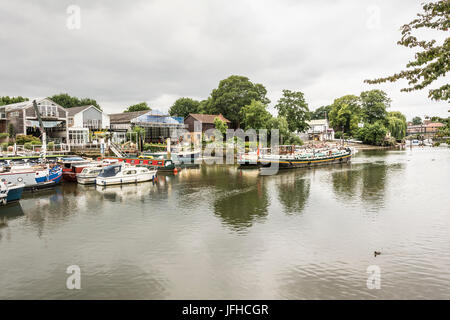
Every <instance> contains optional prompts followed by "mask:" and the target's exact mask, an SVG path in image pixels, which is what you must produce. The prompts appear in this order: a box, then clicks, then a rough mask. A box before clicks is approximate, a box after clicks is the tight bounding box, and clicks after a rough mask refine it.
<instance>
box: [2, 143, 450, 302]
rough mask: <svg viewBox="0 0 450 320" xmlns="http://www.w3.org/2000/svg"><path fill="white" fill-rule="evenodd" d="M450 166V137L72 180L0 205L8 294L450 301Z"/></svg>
mask: <svg viewBox="0 0 450 320" xmlns="http://www.w3.org/2000/svg"><path fill="white" fill-rule="evenodd" d="M449 169H450V149H442V148H434V149H431V148H426V149H420V148H416V149H413V150H405V151H370V152H369V151H366V152H359V153H358V154H357V155H356V156H355V157H354V159H353V160H352V163H351V164H349V165H336V166H329V167H321V168H315V169H295V170H290V171H284V172H281V173H279V174H277V175H274V176H260V175H259V174H258V170H239V169H237V167H235V166H225V165H220V166H219V165H217V166H212V165H210V166H202V167H201V168H200V169H189V170H183V171H181V172H180V173H178V174H177V175H173V174H167V175H160V176H159V178H158V181H157V182H156V183H154V184H153V183H142V184H138V185H126V186H122V187H120V186H118V187H107V188H96V187H95V186H80V185H76V184H74V183H64V184H62V185H60V186H58V187H57V188H55V189H53V190H47V191H40V192H37V193H33V194H28V195H26V196H25V197H24V198H23V199H22V200H21V202H20V204H19V205H14V206H12V207H6V208H5V207H3V208H0V218H2V217H7V219H8V222H7V224H8V225H7V226H3V227H1V228H0V298H1V299H32V298H36V299H112V298H116V299H334V298H340V299H374V298H377V299H378V298H380V299H404V298H425V299H431V298H437V299H450V192H449V191H450V170H449ZM374 251H380V252H381V254H380V255H378V256H374ZM71 265H77V266H79V267H80V270H81V289H80V290H76V289H75V290H69V289H67V288H66V279H67V277H68V276H69V274H67V273H66V269H67V267H68V266H71ZM370 266H372V267H370ZM374 266H375V267H374ZM368 268H369V270H379V273H376V274H375V282H370V283H371V284H373V283H375V284H379V286H378V285H375V287H379V289H377V288H374V289H369V288H368V286H367V279H368V278H369V276H370V274H369V273H368ZM374 268H375V269H374ZM378 275H379V278H378ZM371 279H372V278H371ZM377 279H379V282H377ZM372 280H373V279H372ZM372 287H373V286H372Z"/></svg>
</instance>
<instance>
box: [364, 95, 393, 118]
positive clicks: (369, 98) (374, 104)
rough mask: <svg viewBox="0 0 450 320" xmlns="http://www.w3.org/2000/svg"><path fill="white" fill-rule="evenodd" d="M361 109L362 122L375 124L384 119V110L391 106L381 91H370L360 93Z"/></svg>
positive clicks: (389, 100)
mask: <svg viewBox="0 0 450 320" xmlns="http://www.w3.org/2000/svg"><path fill="white" fill-rule="evenodd" d="M360 99H361V108H362V112H363V120H364V121H365V122H368V123H375V122H377V121H380V120H381V121H383V120H384V119H386V115H387V111H386V109H387V108H389V107H390V105H391V99H389V98H388V96H387V94H386V92H384V91H382V90H370V91H364V92H361V95H360Z"/></svg>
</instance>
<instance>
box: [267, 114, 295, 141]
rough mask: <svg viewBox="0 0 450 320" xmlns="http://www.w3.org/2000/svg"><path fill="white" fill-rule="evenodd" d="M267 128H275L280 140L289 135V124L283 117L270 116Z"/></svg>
mask: <svg viewBox="0 0 450 320" xmlns="http://www.w3.org/2000/svg"><path fill="white" fill-rule="evenodd" d="M267 129H268V130H273V129H277V130H278V132H279V135H280V138H281V139H282V141H284V139H285V138H287V137H288V136H289V134H290V133H289V124H288V122H287V120H286V118H285V117H282V116H279V117H272V118H271V119H270V120H269V122H268V125H267Z"/></svg>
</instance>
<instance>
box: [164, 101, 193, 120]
mask: <svg viewBox="0 0 450 320" xmlns="http://www.w3.org/2000/svg"><path fill="white" fill-rule="evenodd" d="M199 106H200V102H199V101H197V100H194V99H191V98H179V99H177V100H176V101H175V102H174V104H173V105H172V106H171V107H170V109H169V114H170V115H171V116H179V117H183V118H186V117H187V116H188V115H189V113H199Z"/></svg>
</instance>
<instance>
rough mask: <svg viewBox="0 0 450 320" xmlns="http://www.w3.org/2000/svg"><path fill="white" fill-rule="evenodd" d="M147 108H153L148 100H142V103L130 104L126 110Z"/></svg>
mask: <svg viewBox="0 0 450 320" xmlns="http://www.w3.org/2000/svg"><path fill="white" fill-rule="evenodd" d="M145 110H148V111H150V110H151V109H150V107H149V106H148V105H147V102H141V103H137V104H134V105H132V106H129V107H128V108H127V109H125V111H124V112H135V111H145Z"/></svg>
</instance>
